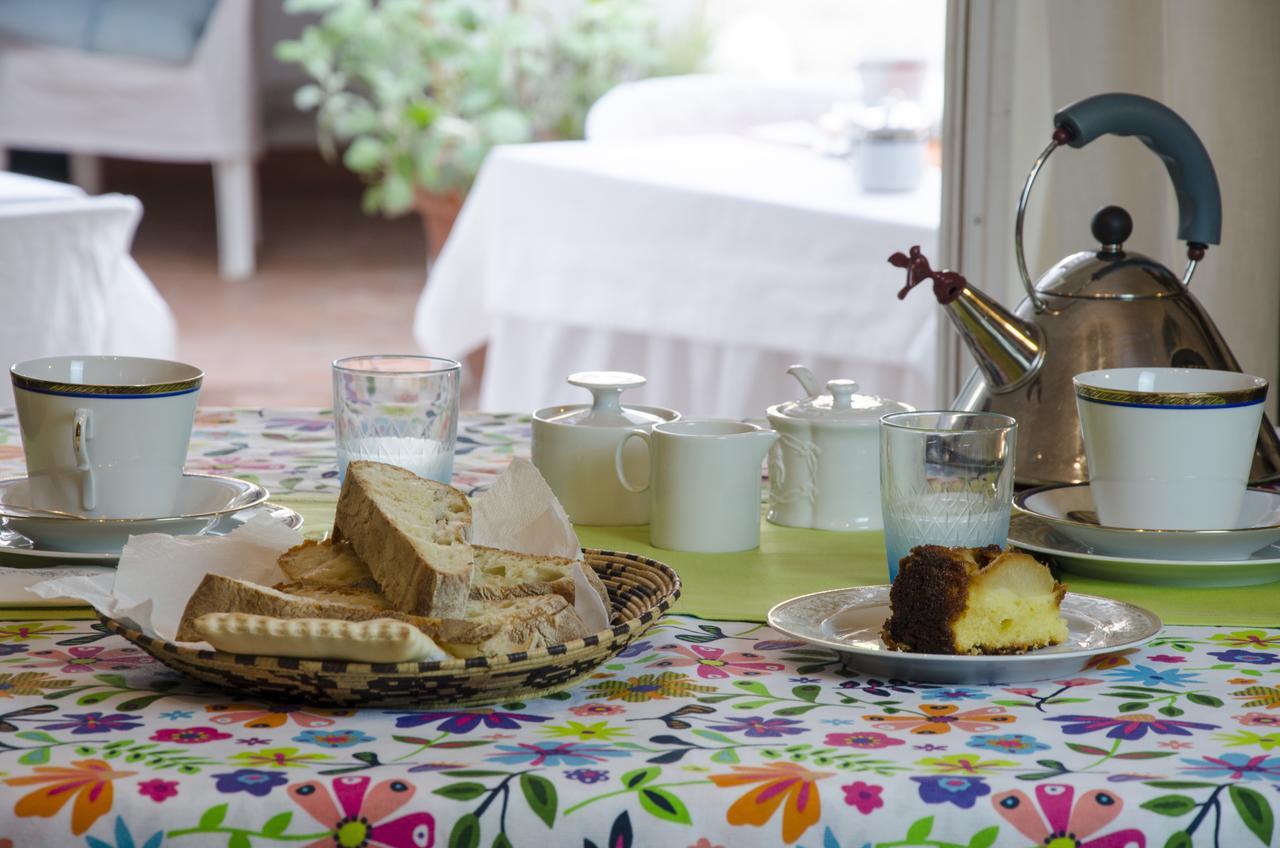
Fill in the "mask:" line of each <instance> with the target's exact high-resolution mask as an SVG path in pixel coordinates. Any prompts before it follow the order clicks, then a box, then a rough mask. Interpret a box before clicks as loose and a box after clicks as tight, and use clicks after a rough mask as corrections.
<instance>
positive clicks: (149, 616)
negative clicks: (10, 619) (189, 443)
mask: <svg viewBox="0 0 1280 848" xmlns="http://www.w3.org/2000/svg"><path fill="white" fill-rule="evenodd" d="M301 543H302V534H301V533H299V532H298V531H297V530H294V529H293V528H291V527H286V526H285V525H284V524H281V523H280V522H279V521H278V520H276V519H274V518H271V517H270V516H268V515H265V514H262V515H256V516H254V517H253V518H251V519H249V520H248V521H246V522H245V523H244V524H242V525H241V526H239V527H237V528H236V529H234V530H232V531H231V532H230V533H228V534H226V535H225V536H213V535H209V536H169V535H165V534H163V533H148V534H146V535H143V536H133V537H131V538H130V539H129V541H128V542H127V543H125V546H124V550H123V551H122V552H121V554H120V563H119V565H117V566H116V571H115V574H114V575H109V574H106V575H97V576H94V577H62V578H58V579H55V580H47V581H45V582H43V583H37V584H36V585H34V586H32V587H30V589H29V590H28V591H30V592H33V593H35V594H36V595H39V596H40V597H42V598H49V597H58V596H65V597H71V598H79V599H80V600H82V601H85V602H87V603H88V604H90V605H91V606H92V607H93V608H94V609H96V610H97V611H98V612H100V613H102V614H104V615H109V616H111V617H112V618H121V619H127V620H129V621H132V622H133V623H134V624H136V625H137V626H138V628H139V629H140V630H141V631H142V632H143V633H146V634H147V635H148V636H158V637H159V638H161V639H166V640H169V641H173V637H174V635H175V634H176V633H177V632H178V623H179V621H180V620H181V619H182V611H183V610H184V609H186V607H187V601H188V600H190V599H191V593H192V592H194V591H195V590H196V587H197V586H199V585H200V581H201V580H202V579H204V576H205V575H206V574H223V575H226V576H227V577H236V578H238V579H240V580H248V581H251V582H253V583H261V584H263V585H265V586H270V585H272V584H273V583H279V582H280V581H282V580H284V579H285V575H284V572H282V571H280V568H279V566H277V565H276V559H277V558H278V557H279V556H280V554H282V553H284V552H285V551H287V550H288V549H289V548H291V547H293V546H294V545H298V544H301ZM200 644H204V643H200Z"/></svg>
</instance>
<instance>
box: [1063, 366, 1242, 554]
mask: <svg viewBox="0 0 1280 848" xmlns="http://www.w3.org/2000/svg"><path fill="white" fill-rule="evenodd" d="M1074 382H1075V389H1076V407H1077V409H1078V410H1079V412H1080V426H1081V429H1082V430H1083V434H1084V445H1085V453H1086V455H1087V457H1088V460H1089V489H1090V491H1091V493H1092V494H1093V501H1094V505H1095V507H1096V508H1097V511H1098V520H1099V521H1100V522H1101V523H1102V524H1104V525H1107V526H1109V527H1131V528H1137V529H1147V530H1222V529H1230V528H1234V527H1236V525H1237V524H1238V523H1239V520H1240V508H1241V504H1242V503H1243V501H1244V494H1245V490H1246V488H1247V487H1248V481H1249V470H1250V468H1251V466H1252V464H1253V453H1254V448H1255V445H1256V444H1257V440H1258V427H1259V425H1260V424H1261V422H1262V407H1263V402H1264V401H1265V400H1266V397H1267V381H1266V380H1264V379H1263V378H1261V377H1253V376H1250V375H1248V374H1239V373H1236V372H1234V371H1209V370H1205V369H1200V368H1110V369H1106V370H1102V371H1088V372H1085V373H1084V374H1078V375H1076V377H1075V381H1074Z"/></svg>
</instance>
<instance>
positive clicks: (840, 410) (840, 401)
mask: <svg viewBox="0 0 1280 848" xmlns="http://www.w3.org/2000/svg"><path fill="white" fill-rule="evenodd" d="M787 373H788V374H790V375H792V376H793V377H795V378H796V380H798V381H799V382H800V385H801V386H803V387H804V390H805V392H807V393H808V397H805V398H802V399H801V400H791V401H787V402H786V403H780V404H778V405H776V406H771V407H769V415H770V416H773V417H778V418H784V419H788V418H789V419H795V420H802V421H818V422H831V423H832V424H850V425H878V424H879V422H880V416H882V415H888V414H889V413H891V412H911V411H913V407H911V406H908V405H907V404H905V403H901V402H899V401H896V400H887V399H885V398H882V397H878V396H876V395H864V394H859V393H858V384H857V383H855V382H854V381H853V380H828V381H827V383H826V387H825V388H826V391H825V392H823V391H822V388H823V387H822V386H821V385H820V384H819V383H818V379H817V378H816V377H814V376H813V372H812V371H810V370H809V369H808V368H806V367H805V366H803V365H792V366H791V367H790V368H788V369H787Z"/></svg>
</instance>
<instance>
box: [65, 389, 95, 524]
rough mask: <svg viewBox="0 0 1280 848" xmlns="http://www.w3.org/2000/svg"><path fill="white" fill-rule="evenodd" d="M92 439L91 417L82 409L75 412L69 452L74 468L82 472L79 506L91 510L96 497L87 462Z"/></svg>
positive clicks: (87, 411)
mask: <svg viewBox="0 0 1280 848" xmlns="http://www.w3.org/2000/svg"><path fill="white" fill-rule="evenodd" d="M92 438H93V416H92V414H90V412H89V410H87V409H84V408H83V407H81V408H79V409H77V410H76V416H75V423H74V424H73V425H72V427H71V451H72V453H74V454H75V457H76V468H77V469H78V470H80V471H83V472H84V474H83V476H82V477H81V478H80V504H81V505H82V506H83V507H84V508H85V509H93V507H94V504H95V503H96V502H97V495H96V493H95V492H94V488H93V466H92V464H91V463H90V460H89V440H90V439H92Z"/></svg>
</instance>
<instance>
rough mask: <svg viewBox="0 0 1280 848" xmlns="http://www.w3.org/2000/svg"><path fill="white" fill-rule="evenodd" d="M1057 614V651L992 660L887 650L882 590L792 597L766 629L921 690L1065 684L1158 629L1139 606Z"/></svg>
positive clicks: (1090, 605)
mask: <svg viewBox="0 0 1280 848" xmlns="http://www.w3.org/2000/svg"><path fill="white" fill-rule="evenodd" d="M1062 614H1063V616H1065V617H1066V619H1067V627H1068V628H1069V631H1070V633H1069V635H1068V637H1067V641H1065V642H1063V643H1062V644H1061V645H1051V646H1050V647H1048V648H1040V649H1039V650H1035V651H1028V652H1027V653H1025V654H1001V655H990V656H968V655H964V656H956V655H952V654H914V653H908V652H906V651H895V650H893V649H891V648H889V647H887V646H886V645H885V644H884V642H883V641H882V640H881V639H880V628H881V627H882V626H883V625H884V622H885V619H887V618H888V617H889V587H888V586H887V585H884V586H856V587H852V588H849V589H831V590H828V591H826V592H815V593H813V594H812V595H801V596H800V597H798V598H791V599H790V600H787V601H783V602H782V603H780V604H778V605H777V606H775V607H774V608H773V609H771V610H769V626H770V627H772V628H773V629H774V630H777V631H778V632H780V633H785V634H786V635H788V636H792V637H794V638H796V639H801V640H803V641H805V642H808V643H810V644H812V645H820V646H822V647H824V648H830V649H831V650H833V651H835V652H836V653H837V654H838V655H839V657H840V661H841V662H842V663H843V664H844V666H845V667H846V668H848V669H850V670H851V671H857V672H861V673H863V674H868V675H871V676H873V677H877V678H894V679H898V680H912V681H918V682H921V683H969V684H1003V683H1021V682H1023V681H1027V680H1050V679H1055V678H1059V677H1070V676H1071V675H1073V674H1077V673H1079V672H1081V671H1083V670H1084V669H1085V668H1086V666H1087V665H1088V663H1089V661H1090V660H1091V659H1093V658H1095V657H1098V656H1101V655H1103V654H1110V653H1115V652H1117V651H1125V650H1129V649H1131V648H1137V647H1139V646H1140V645H1143V644H1145V643H1147V642H1148V641H1150V640H1151V639H1154V638H1155V637H1156V635H1157V634H1158V633H1159V632H1160V628H1161V626H1162V625H1161V623H1160V619H1159V618H1158V617H1157V616H1156V614H1155V613H1153V612H1151V611H1149V610H1145V609H1143V608H1142V607H1139V606H1134V605H1133V604H1126V603H1124V602H1122V601H1113V600H1111V599H1110V598H1099V597H1096V596H1094V595H1080V594H1077V593H1075V592H1068V593H1067V594H1066V597H1064V598H1063V599H1062Z"/></svg>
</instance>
